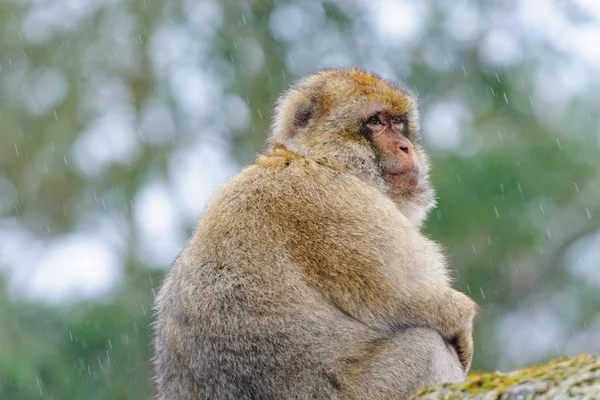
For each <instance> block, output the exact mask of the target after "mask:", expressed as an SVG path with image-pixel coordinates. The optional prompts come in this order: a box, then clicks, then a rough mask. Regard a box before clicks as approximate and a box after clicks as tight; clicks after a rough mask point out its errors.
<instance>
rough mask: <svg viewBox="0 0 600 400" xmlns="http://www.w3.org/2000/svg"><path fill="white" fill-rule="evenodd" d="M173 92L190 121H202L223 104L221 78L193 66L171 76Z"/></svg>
mask: <svg viewBox="0 0 600 400" xmlns="http://www.w3.org/2000/svg"><path fill="white" fill-rule="evenodd" d="M169 83H170V86H171V92H172V94H173V97H174V98H175V101H176V102H177V103H178V106H179V108H180V109H181V110H183V111H185V112H186V113H187V114H188V116H189V118H190V119H196V120H198V119H202V118H204V117H207V116H209V115H211V114H212V113H213V112H214V111H215V107H216V105H217V104H220V102H221V96H222V94H223V88H222V85H221V82H220V77H218V76H215V75H214V74H211V73H209V72H207V71H205V70H203V69H201V68H198V67H195V66H193V65H187V66H181V67H179V68H177V69H175V70H174V71H173V73H172V74H171V75H170V76H169Z"/></svg>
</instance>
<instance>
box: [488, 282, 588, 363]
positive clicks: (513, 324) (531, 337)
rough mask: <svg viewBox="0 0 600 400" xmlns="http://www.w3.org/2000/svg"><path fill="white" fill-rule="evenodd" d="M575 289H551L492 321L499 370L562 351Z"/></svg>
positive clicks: (575, 301)
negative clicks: (556, 290)
mask: <svg viewBox="0 0 600 400" xmlns="http://www.w3.org/2000/svg"><path fill="white" fill-rule="evenodd" d="M575 291H576V289H574V290H570V289H569V288H566V289H565V290H564V291H561V292H555V293H554V294H552V295H550V296H548V297H546V296H541V297H540V299H539V300H538V301H537V302H535V303H533V304H529V305H523V306H522V307H521V309H520V310H518V311H515V312H511V313H506V314H505V315H503V316H501V317H500V318H499V319H498V321H497V322H496V329H495V334H496V341H497V346H498V348H499V349H502V352H500V354H499V365H500V368H501V369H502V370H508V369H513V368H515V367H522V366H523V365H526V364H529V363H532V362H534V361H538V360H539V359H540V358H542V357H548V356H550V355H556V356H558V355H559V354H563V353H564V350H565V349H564V347H565V341H566V338H567V337H568V334H569V333H570V332H569V331H568V330H569V326H571V325H572V322H573V321H571V320H570V318H569V317H570V316H575V314H574V313H573V311H574V310H576V309H577V300H576V299H577V294H576V293H574V292H575Z"/></svg>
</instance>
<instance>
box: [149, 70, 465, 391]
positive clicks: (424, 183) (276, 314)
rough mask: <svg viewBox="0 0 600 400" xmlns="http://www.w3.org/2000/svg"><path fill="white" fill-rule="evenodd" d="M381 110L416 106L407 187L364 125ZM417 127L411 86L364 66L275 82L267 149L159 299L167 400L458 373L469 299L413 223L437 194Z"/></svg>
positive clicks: (378, 387) (343, 387)
mask: <svg viewBox="0 0 600 400" xmlns="http://www.w3.org/2000/svg"><path fill="white" fill-rule="evenodd" d="M376 111H385V112H391V113H396V114H407V115H408V118H409V119H408V121H409V125H408V126H409V135H408V137H409V139H410V140H411V142H412V143H414V146H415V151H416V152H417V154H418V157H419V161H420V163H421V166H422V168H421V171H420V180H419V184H418V186H417V188H416V189H415V190H414V192H413V193H412V194H411V195H410V196H407V195H406V194H399V193H397V192H395V191H394V190H393V189H390V188H389V187H386V185H385V183H384V182H383V180H382V177H381V163H380V160H378V155H377V149H375V148H374V147H373V146H372V144H371V143H369V141H368V140H367V139H366V138H365V137H364V136H361V135H360V127H361V121H362V120H363V119H364V118H365V117H367V116H368V115H370V114H371V113H373V112H376ZM419 135H420V134H419V122H418V112H417V109H416V101H415V98H414V96H413V95H412V94H410V92H408V91H407V90H406V89H404V88H403V87H401V86H398V85H397V84H394V83H391V82H388V81H384V80H382V79H380V78H379V77H377V76H375V75H373V74H370V73H367V72H365V71H361V70H331V71H324V72H320V73H317V74H313V75H310V76H308V77H307V78H304V79H303V80H300V81H299V82H298V83H297V84H296V85H294V86H293V87H292V88H291V89H290V90H289V91H288V92H286V93H285V94H284V95H283V96H282V97H281V98H280V100H279V102H278V104H277V111H276V115H275V118H274V123H273V126H272V131H271V135H270V138H269V144H270V149H269V150H268V152H267V153H266V154H265V155H263V156H261V157H259V158H258V160H257V162H256V164H254V165H252V166H249V167H247V168H245V169H244V170H243V171H242V172H241V173H240V174H238V175H236V176H235V177H233V178H232V179H231V180H230V181H229V182H227V183H226V184H225V185H224V186H223V187H221V188H220V189H219V190H218V191H217V193H216V194H215V195H214V196H213V198H212V200H211V201H210V203H209V205H208V206H207V209H206V211H205V213H204V215H203V217H202V219H201V220H200V222H199V224H198V227H197V230H196V232H195V233H194V235H193V236H192V238H191V239H190V241H189V243H188V244H187V246H186V248H185V250H184V251H183V252H182V253H181V255H180V256H179V258H178V259H177V260H176V262H175V264H174V266H173V268H172V270H171V271H170V273H169V275H168V277H167V278H166V280H165V282H164V284H163V287H162V288H161V290H160V293H159V295H158V297H157V299H156V313H157V320H156V342H155V343H156V359H155V362H156V370H157V386H158V398H159V399H160V400H166V399H183V400H187V399H296V398H297V399H309V398H312V399H314V398H318V399H329V398H339V399H352V398H354V399H367V398H368V399H385V398H394V399H402V398H407V397H409V396H410V395H411V394H412V393H414V392H415V391H416V390H418V389H420V388H422V387H424V386H428V385H433V384H436V383H439V382H443V381H460V380H462V378H463V376H464V372H465V371H466V370H468V367H469V365H470V361H471V355H472V342H471V325H472V320H473V316H474V313H475V309H476V306H475V304H474V303H473V302H472V301H471V300H470V299H469V298H468V297H466V296H465V295H463V294H462V293H459V292H456V291H455V290H453V289H452V288H451V286H450V280H449V277H448V273H447V269H446V262H445V260H444V257H443V255H442V253H441V251H440V249H439V247H438V246H437V245H436V244H435V243H434V242H432V241H431V240H429V239H427V238H426V237H425V236H423V235H422V233H421V232H420V230H419V225H420V224H421V222H422V220H423V218H424V217H425V215H426V213H427V211H428V210H429V209H430V208H431V207H432V206H433V204H434V201H433V189H432V188H431V185H430V184H429V181H428V179H427V173H428V161H427V158H426V154H425V152H424V151H423V149H422V148H421V147H420V145H419ZM459 360H460V362H459Z"/></svg>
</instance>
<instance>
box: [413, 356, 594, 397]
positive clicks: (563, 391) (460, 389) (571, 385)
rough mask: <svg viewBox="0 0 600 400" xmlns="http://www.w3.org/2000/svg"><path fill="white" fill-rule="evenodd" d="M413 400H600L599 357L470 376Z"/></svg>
mask: <svg viewBox="0 0 600 400" xmlns="http://www.w3.org/2000/svg"><path fill="white" fill-rule="evenodd" d="M413 399H422V400H425V399H448V400H451V399H481V400H513V399H515V400H516V399H522V400H528V399H590V400H592V399H600V356H598V355H590V354H582V355H580V356H578V357H575V358H566V357H561V358H556V359H554V360H552V361H550V362H548V363H546V364H541V365H536V366H533V367H528V368H524V369H521V370H517V371H513V372H509V373H506V374H504V373H500V372H495V373H472V374H471V375H470V376H469V378H468V379H467V380H466V381H465V382H464V383H461V384H444V385H440V386H437V387H435V388H432V389H426V390H423V391H421V392H420V393H418V394H417V395H415V396H414V397H413Z"/></svg>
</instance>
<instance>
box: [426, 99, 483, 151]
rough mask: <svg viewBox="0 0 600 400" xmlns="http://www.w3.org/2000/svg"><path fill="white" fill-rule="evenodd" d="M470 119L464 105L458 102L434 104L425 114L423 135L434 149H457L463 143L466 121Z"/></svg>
mask: <svg viewBox="0 0 600 400" xmlns="http://www.w3.org/2000/svg"><path fill="white" fill-rule="evenodd" d="M470 117H471V116H470V114H469V113H468V111H467V109H466V107H465V106H464V104H463V103H461V102H459V101H458V100H444V101H439V102H435V103H432V104H430V105H429V106H428V107H427V109H426V110H425V112H424V114H423V134H424V135H425V137H426V138H427V142H428V144H429V145H430V146H432V147H435V148H438V149H441V150H454V149H457V147H458V146H459V145H460V143H461V139H462V133H461V129H462V127H463V126H464V121H465V119H467V118H470Z"/></svg>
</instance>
